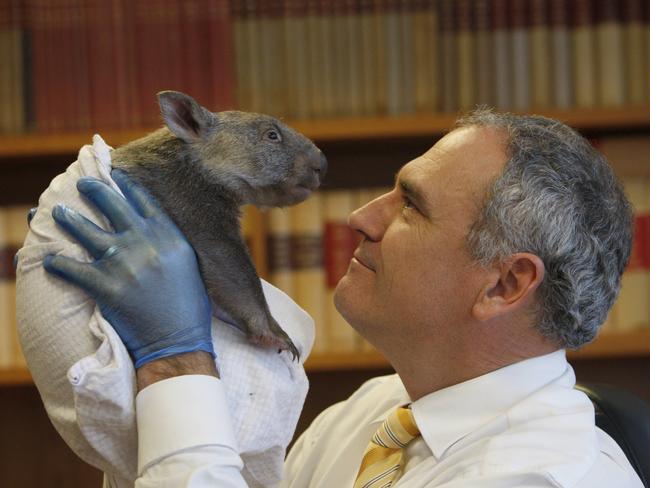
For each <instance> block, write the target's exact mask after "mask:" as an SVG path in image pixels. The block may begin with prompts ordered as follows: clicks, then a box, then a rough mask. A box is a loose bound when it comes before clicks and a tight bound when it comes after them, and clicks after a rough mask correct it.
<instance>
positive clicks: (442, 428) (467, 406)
mask: <svg viewBox="0 0 650 488" xmlns="http://www.w3.org/2000/svg"><path fill="white" fill-rule="evenodd" d="M567 369H570V366H569V365H568V363H567V361H566V355H565V351H564V350H563V349H561V350H558V351H555V352H553V353H550V354H547V355H544V356H539V357H535V358H531V359H527V360H524V361H520V362H517V363H514V364H511V365H509V366H506V367H503V368H500V369H497V370H495V371H492V372H490V373H487V374H485V375H482V376H479V377H477V378H473V379H471V380H468V381H465V382H463V383H459V384H457V385H453V386H449V387H447V388H444V389H442V390H439V391H436V392H434V393H430V394H429V395H426V396H424V397H422V398H420V399H418V400H416V401H415V402H413V403H412V404H411V409H412V411H413V415H414V417H415V422H416V423H417V425H418V428H419V429H420V433H421V434H422V438H423V439H424V441H425V442H426V444H427V445H428V446H429V449H431V452H432V453H433V455H434V456H435V457H436V458H437V459H440V458H441V456H442V455H443V454H444V452H445V451H446V450H447V449H449V447H451V446H452V445H453V444H454V443H456V442H457V441H459V440H460V439H462V438H463V437H465V436H466V435H467V434H469V433H471V432H473V431H475V430H477V429H478V428H479V427H481V426H483V425H485V424H486V423H487V422H489V421H490V420H492V419H494V418H496V417H498V416H500V415H503V414H504V413H505V412H506V411H507V410H508V409H509V408H510V407H512V406H513V405H515V404H516V403H518V402H519V401H521V400H522V399H524V398H525V397H526V396H528V395H530V394H531V393H533V392H534V391H536V390H538V389H540V388H542V387H543V386H544V385H546V384H548V383H550V382H552V381H553V380H556V379H558V378H560V377H561V376H562V375H563V374H565V373H566V372H567ZM568 383H571V384H568ZM574 384H575V377H574V376H573V374H571V375H570V378H569V379H568V380H567V386H568V387H569V388H572V387H573V385H574ZM403 396H404V398H403V399H402V400H403V402H402V403H408V401H409V400H408V395H406V391H404V395H403ZM477 399H480V408H477V403H476V402H477Z"/></svg>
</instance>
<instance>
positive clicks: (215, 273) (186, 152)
mask: <svg viewBox="0 0 650 488" xmlns="http://www.w3.org/2000/svg"><path fill="white" fill-rule="evenodd" d="M158 101H159V104H160V108H161V112H162V115H163V119H164V121H165V124H166V126H167V127H166V128H162V129H159V130H157V131H155V132H153V133H151V134H149V135H147V136H145V137H143V138H141V139H137V140H135V141H133V142H130V143H128V144H126V145H125V146H122V147H120V148H118V149H115V150H114V151H113V152H112V153H111V157H112V160H113V167H115V168H120V169H122V170H123V171H125V172H126V173H127V174H128V175H129V176H130V177H132V178H133V179H134V180H136V181H137V182H138V183H140V184H141V185H143V186H144V187H145V188H147V189H148V190H149V191H150V192H151V194H152V195H154V196H155V197H156V199H158V201H159V202H160V205H161V206H162V207H163V209H164V210H165V211H166V212H167V213H168V214H169V216H170V217H171V218H172V219H173V220H174V222H175V223H176V225H177V226H178V227H179V228H180V229H181V231H182V232H183V234H185V236H186V237H187V239H188V241H189V242H190V244H192V246H193V247H194V250H195V251H196V254H197V256H198V261H199V266H200V269H201V274H202V276H203V280H204V282H205V285H206V288H207V290H208V293H209V294H210V296H211V298H212V299H213V301H214V303H215V304H216V305H217V306H218V307H221V308H222V309H223V310H225V311H226V313H227V314H228V315H230V317H232V318H233V319H234V321H235V322H236V323H237V324H238V325H239V326H240V327H242V329H243V330H244V331H245V332H246V334H247V335H248V338H249V340H250V341H251V342H252V343H255V344H260V345H263V346H269V347H278V348H279V349H285V350H289V351H290V352H291V353H292V354H293V356H294V358H295V357H297V356H298V350H297V349H296V347H295V346H294V344H293V343H292V342H291V339H289V337H288V336H287V334H285V332H284V331H283V330H282V329H281V328H280V326H279V325H278V324H277V323H276V321H275V320H274V319H273V317H272V316H271V314H270V312H269V308H268V305H267V303H266V301H265V299H264V295H263V293H262V287H261V284H260V281H259V278H258V276H257V273H256V271H255V268H254V266H253V263H252V261H251V259H250V256H249V254H248V252H247V250H246V246H245V244H244V241H243V239H242V236H241V231H240V224H239V219H240V210H239V207H240V206H241V205H244V204H249V203H250V204H254V205H258V206H285V205H292V204H295V203H298V202H300V201H302V200H304V199H305V198H307V197H308V196H309V194H310V193H311V191H313V190H315V189H316V188H317V187H318V186H319V185H320V183H321V180H322V178H323V176H324V173H325V170H326V167H327V161H326V159H325V157H324V156H323V154H322V153H321V151H320V150H319V149H318V148H317V147H316V146H315V145H314V144H313V143H312V142H311V141H310V140H309V139H307V138H306V137H304V136H302V135H301V134H298V133H297V132H295V131H294V130H292V129H291V128H289V127H287V126H286V125H285V124H283V123H282V122H280V121H279V120H277V119H275V118H273V117H270V116H268V115H261V114H253V113H245V112H236V111H228V112H219V113H213V112H210V111H208V110H207V109H205V108H203V107H201V106H200V105H199V104H198V103H196V101H195V100H194V99H192V98H191V97H189V96H188V95H185V94H183V93H179V92H172V91H166V92H161V93H159V94H158Z"/></svg>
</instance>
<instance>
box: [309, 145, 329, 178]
mask: <svg viewBox="0 0 650 488" xmlns="http://www.w3.org/2000/svg"><path fill="white" fill-rule="evenodd" d="M317 151H318V153H317V157H316V158H315V159H314V161H313V166H312V167H313V168H314V171H315V172H316V174H317V175H318V181H319V182H320V183H322V182H323V180H324V179H325V173H327V158H326V157H325V155H324V154H323V152H322V151H321V150H320V149H317Z"/></svg>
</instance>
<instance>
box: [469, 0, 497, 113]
mask: <svg viewBox="0 0 650 488" xmlns="http://www.w3.org/2000/svg"><path fill="white" fill-rule="evenodd" d="M474 5H475V7H474V8H475V12H476V13H475V36H474V43H475V48H474V50H475V52H476V101H477V103H479V104H486V105H489V106H495V105H496V94H495V88H494V82H495V77H496V73H495V69H494V60H493V56H494V55H493V53H494V46H493V38H492V37H493V36H492V28H491V25H490V22H491V17H490V16H491V10H490V8H491V2H490V0H476V1H475V2H474Z"/></svg>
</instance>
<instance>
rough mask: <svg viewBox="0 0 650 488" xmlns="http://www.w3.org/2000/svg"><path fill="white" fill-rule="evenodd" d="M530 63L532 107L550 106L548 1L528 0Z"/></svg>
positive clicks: (550, 68)
mask: <svg viewBox="0 0 650 488" xmlns="http://www.w3.org/2000/svg"><path fill="white" fill-rule="evenodd" d="M529 5H530V61H531V81H532V96H531V101H532V106H533V107H536V108H548V107H549V106H551V104H552V102H553V100H552V92H551V86H552V85H551V78H552V72H553V70H552V68H553V64H552V63H553V61H552V58H551V54H552V52H553V51H552V49H551V30H550V20H549V2H548V0H530V4H529Z"/></svg>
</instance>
